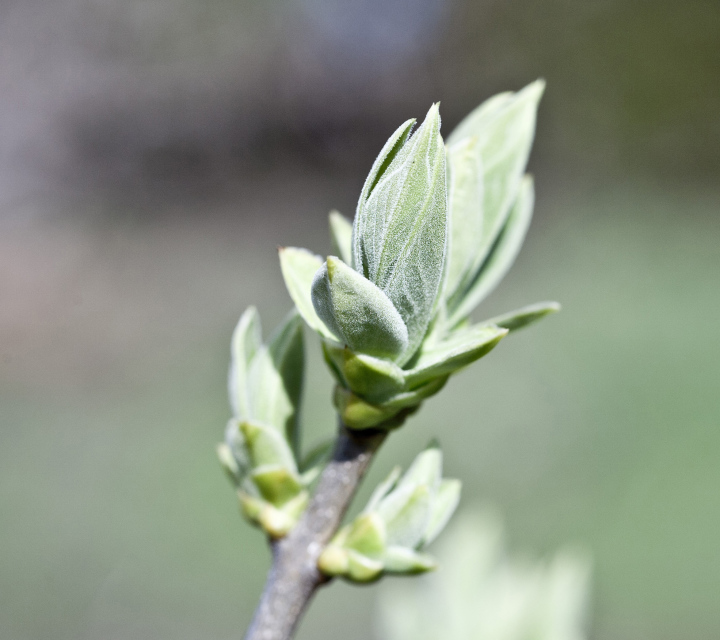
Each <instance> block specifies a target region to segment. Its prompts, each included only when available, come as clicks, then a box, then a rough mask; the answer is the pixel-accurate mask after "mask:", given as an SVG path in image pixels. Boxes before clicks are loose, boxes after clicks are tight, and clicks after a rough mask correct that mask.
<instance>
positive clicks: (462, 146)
mask: <svg viewBox="0 0 720 640" xmlns="http://www.w3.org/2000/svg"><path fill="white" fill-rule="evenodd" d="M480 151H481V149H480V140H479V138H478V137H477V136H471V137H468V138H465V139H463V140H461V141H460V142H459V143H457V144H455V145H454V146H448V149H447V159H448V178H449V179H448V184H449V186H450V194H449V198H448V206H449V216H450V242H449V246H448V257H447V276H446V281H445V297H446V298H449V297H451V296H452V294H453V293H454V292H455V291H456V289H457V288H458V286H459V285H460V282H461V281H462V280H463V278H464V277H465V276H466V274H467V273H468V272H469V271H470V270H471V269H472V268H473V266H474V264H475V255H476V253H477V250H478V247H480V246H481V244H482V239H483V168H482V156H481V154H480Z"/></svg>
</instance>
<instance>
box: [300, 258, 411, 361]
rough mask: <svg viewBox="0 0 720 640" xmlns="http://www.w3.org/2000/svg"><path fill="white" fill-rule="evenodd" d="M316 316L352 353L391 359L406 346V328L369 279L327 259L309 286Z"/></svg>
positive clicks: (389, 303) (336, 260)
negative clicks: (310, 286)
mask: <svg viewBox="0 0 720 640" xmlns="http://www.w3.org/2000/svg"><path fill="white" fill-rule="evenodd" d="M312 302H313V305H314V307H315V312H316V313H317V315H318V317H319V318H320V319H321V320H322V321H323V322H324V323H325V324H326V325H327V326H328V327H329V328H330V330H331V331H332V332H333V333H335V334H336V335H338V336H339V337H341V339H342V341H343V342H344V343H345V344H346V345H347V346H348V347H350V348H351V349H352V350H353V351H357V352H360V353H366V354H368V355H371V356H377V357H385V358H394V357H397V356H398V355H399V354H400V353H402V352H403V350H404V349H405V348H406V347H407V343H408V334H407V327H406V326H405V323H404V322H403V320H402V318H401V317H400V314H399V313H398V311H397V309H395V307H394V306H393V303H392V302H391V301H390V299H389V298H388V297H387V296H386V295H385V293H383V292H382V291H381V290H380V289H379V288H378V287H376V286H375V285H374V284H373V283H372V282H370V280H367V279H366V278H364V277H363V276H361V275H360V274H359V273H358V272H357V271H355V270H354V269H352V268H351V267H348V266H347V265H346V264H345V263H344V262H343V261H342V260H339V259H338V258H335V257H333V256H330V257H329V258H328V259H327V261H326V262H325V264H324V265H323V266H322V267H321V268H320V269H319V270H318V272H317V274H316V275H315V278H314V280H313V283H312Z"/></svg>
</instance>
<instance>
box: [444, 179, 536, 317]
mask: <svg viewBox="0 0 720 640" xmlns="http://www.w3.org/2000/svg"><path fill="white" fill-rule="evenodd" d="M534 201H535V192H534V189H533V180H532V177H531V176H525V178H524V179H523V181H522V183H521V184H520V189H519V190H518V193H517V199H516V200H515V204H514V205H513V207H512V210H511V211H510V215H509V216H508V219H507V222H506V223H505V227H504V228H503V230H502V232H501V234H500V236H499V237H498V239H497V240H496V242H495V244H494V246H493V247H492V250H491V251H490V254H489V255H488V257H487V259H486V260H485V263H484V264H483V265H482V268H481V269H480V271H479V273H478V275H477V276H476V277H475V280H474V281H473V282H472V283H471V284H470V286H469V287H468V289H467V291H466V293H465V294H464V296H463V298H462V300H460V301H459V303H458V305H457V306H456V307H455V308H454V310H453V312H452V313H451V315H450V322H449V325H450V326H453V325H455V324H457V323H458V322H461V321H462V320H463V319H464V318H466V317H467V316H469V315H470V312H471V311H472V310H473V309H474V308H475V307H476V306H477V305H478V304H480V302H481V301H482V300H484V299H485V297H487V295H488V294H489V293H490V292H491V291H492V290H493V289H494V288H495V287H496V286H497V285H498V283H499V282H500V281H501V280H502V279H503V278H504V277H505V274H506V273H507V272H508V270H509V269H510V267H511V266H512V264H513V262H515V258H516V257H517V255H518V253H519V252H520V247H522V243H523V241H524V240H525V235H526V234H527V230H528V228H529V226H530V220H531V219H532V211H533V204H534Z"/></svg>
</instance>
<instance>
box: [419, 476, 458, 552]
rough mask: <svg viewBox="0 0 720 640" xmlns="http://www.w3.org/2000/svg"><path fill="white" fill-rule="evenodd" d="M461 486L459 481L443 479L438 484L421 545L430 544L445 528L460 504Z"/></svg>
mask: <svg viewBox="0 0 720 640" xmlns="http://www.w3.org/2000/svg"><path fill="white" fill-rule="evenodd" d="M461 486H462V485H461V482H460V480H454V479H444V480H442V482H441V483H440V486H439V487H438V489H437V491H436V492H435V495H434V496H433V501H432V508H431V512H430V522H429V523H428V528H427V530H426V531H425V538H424V540H423V545H426V544H430V543H431V542H432V541H433V540H435V538H437V536H438V535H439V534H440V532H441V531H442V530H443V529H444V528H445V525H446V524H447V523H448V521H449V520H450V517H451V516H452V514H453V513H454V512H455V509H456V508H457V506H458V503H459V502H460V489H461Z"/></svg>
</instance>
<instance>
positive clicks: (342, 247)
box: [330, 210, 353, 265]
mask: <svg viewBox="0 0 720 640" xmlns="http://www.w3.org/2000/svg"><path fill="white" fill-rule="evenodd" d="M352 229H353V228H352V222H350V220H348V219H347V218H346V217H345V216H344V215H342V213H340V212H339V211H335V210H333V211H331V212H330V237H331V238H332V245H333V250H334V251H335V252H337V254H338V256H340V259H341V260H342V261H343V262H344V263H345V264H347V265H350V264H351V263H352Z"/></svg>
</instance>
